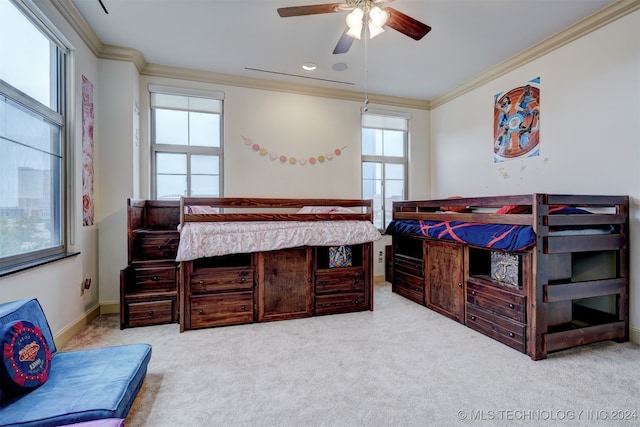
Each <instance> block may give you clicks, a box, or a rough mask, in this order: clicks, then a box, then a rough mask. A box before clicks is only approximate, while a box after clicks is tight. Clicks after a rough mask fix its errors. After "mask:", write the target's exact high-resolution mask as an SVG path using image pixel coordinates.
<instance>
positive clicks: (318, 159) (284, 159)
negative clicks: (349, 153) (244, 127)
mask: <svg viewBox="0 0 640 427" xmlns="http://www.w3.org/2000/svg"><path fill="white" fill-rule="evenodd" d="M240 136H241V137H242V139H243V140H244V145H246V146H247V147H251V149H252V150H253V151H255V152H257V153H260V155H261V156H264V157H269V159H271V160H279V161H280V163H289V164H290V165H295V164H296V163H297V164H299V165H300V166H304V165H306V164H307V163H309V164H310V165H315V164H316V163H324V162H325V161H326V160H333V156H334V155H335V156H339V155H340V154H342V151H343V150H344V149H345V148H347V146H346V145H345V146H344V147H342V148H336V149H335V150H333V152H332V153H329V154H320V155H318V156H311V157H308V158H305V159H298V158H296V157H294V156H287V155H284V154H280V155H278V154H277V153H274V152H271V151H269V150H267V149H266V148H264V147H261V146H260V145H259V144H255V143H254V142H253V141H252V140H251V138H246V137H245V136H244V135H240Z"/></svg>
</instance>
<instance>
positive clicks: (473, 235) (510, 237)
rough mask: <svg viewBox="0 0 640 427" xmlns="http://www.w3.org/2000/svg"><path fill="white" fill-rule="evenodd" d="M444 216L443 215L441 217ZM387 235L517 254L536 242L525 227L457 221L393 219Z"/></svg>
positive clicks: (564, 230) (571, 229)
mask: <svg viewBox="0 0 640 427" xmlns="http://www.w3.org/2000/svg"><path fill="white" fill-rule="evenodd" d="M589 213H590V212H588V211H585V210H582V209H577V208H570V207H564V208H560V209H557V210H554V211H553V212H550V214H552V215H555V214H589ZM445 215H446V214H445ZM611 231H612V227H611V226H609V225H607V226H603V227H600V228H589V229H585V228H579V229H575V228H574V227H571V226H569V227H563V228H562V229H557V230H550V231H549V233H550V234H555V235H577V234H602V233H610V232H611ZM385 234H389V235H406V234H410V235H418V236H425V237H432V238H434V239H441V240H451V241H457V242H461V243H465V244H468V245H472V246H477V247H482V248H490V249H495V250H501V251H508V252H517V251H522V250H525V249H527V248H530V247H532V246H533V245H534V244H535V242H536V236H535V233H534V232H533V227H531V226H529V225H503V224H481V223H472V222H457V221H423V220H414V219H403V220H393V221H391V223H390V224H389V226H388V227H387V229H386V230H385Z"/></svg>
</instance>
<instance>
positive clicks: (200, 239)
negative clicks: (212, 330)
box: [176, 197, 381, 332]
mask: <svg viewBox="0 0 640 427" xmlns="http://www.w3.org/2000/svg"><path fill="white" fill-rule="evenodd" d="M372 220H373V201H371V200H359V199H275V198H270V199H268V198H202V197H183V198H182V199H181V200H180V226H179V231H180V243H179V245H178V250H177V258H176V260H177V261H179V262H180V268H179V270H180V273H179V301H180V309H179V322H180V331H181V332H183V331H185V330H188V329H196V328H206V327H213V326H222V325H232V324H239V323H251V322H264V321H272V320H284V319H293V318H300V317H309V316H315V315H324V314H332V313H345V312H352V311H362V310H373V257H372V254H373V247H372V246H373V241H375V240H377V239H379V238H380V237H381V236H380V233H379V232H378V230H377V229H376V228H375V226H373V223H372Z"/></svg>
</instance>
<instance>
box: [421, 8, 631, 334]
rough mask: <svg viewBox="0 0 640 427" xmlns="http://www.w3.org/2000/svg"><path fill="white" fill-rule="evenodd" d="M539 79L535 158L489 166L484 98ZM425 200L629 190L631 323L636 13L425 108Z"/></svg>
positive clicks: (489, 115)
mask: <svg viewBox="0 0 640 427" xmlns="http://www.w3.org/2000/svg"><path fill="white" fill-rule="evenodd" d="M534 77H540V78H541V91H540V104H541V114H540V156H539V157H534V158H528V159H522V160H514V161H509V162H503V163H493V136H492V128H493V100H494V95H495V94H496V93H499V92H501V91H505V90H508V89H511V88H513V87H517V86H522V85H523V84H524V83H525V82H526V81H528V80H529V79H532V78H534ZM431 113H432V114H431V121H432V122H431V143H432V146H431V156H432V160H431V176H430V178H431V179H430V182H431V188H432V192H433V196H434V197H448V196H452V195H461V196H469V197H472V196H484V195H505V194H522V193H534V192H539V193H543V192H548V193H574V194H624V195H629V196H630V197H631V225H630V229H631V244H630V246H631V251H630V252H631V262H630V265H631V277H630V282H631V285H630V286H631V294H630V298H631V326H632V327H633V328H635V329H636V330H637V329H640V284H639V281H640V269H639V267H638V266H639V265H640V263H639V261H640V251H634V248H635V246H636V245H635V242H640V211H639V209H638V208H639V205H638V204H639V201H640V169H639V168H638V161H639V160H640V12H634V13H633V14H630V15H627V16H625V17H623V18H621V19H619V20H618V21H616V22H613V23H612V24H610V25H607V26H606V27H603V28H601V29H599V30H596V31H594V32H593V33H590V34H589V35H587V36H585V37H582V38H580V39H578V40H576V41H574V42H572V43H570V44H568V45H566V46H564V47H562V48H560V49H558V50H556V51H554V52H552V53H550V54H548V55H546V56H544V57H542V58H539V59H537V60H535V61H533V62H531V63H529V64H526V65H524V66H522V67H520V68H518V69H516V70H514V71H513V72H511V73H509V74H507V75H505V76H502V77H500V78H498V79H496V80H494V81H492V82H490V83H488V84H486V85H484V86H482V87H480V88H478V89H476V90H474V91H472V92H470V93H468V94H466V95H464V96H462V97H460V98H457V99H455V100H453V101H451V102H449V103H447V104H445V105H443V106H441V107H439V108H437V109H435V110H433V111H432V112H431Z"/></svg>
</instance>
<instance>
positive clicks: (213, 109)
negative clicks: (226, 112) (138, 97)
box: [151, 92, 223, 199]
mask: <svg viewBox="0 0 640 427" xmlns="http://www.w3.org/2000/svg"><path fill="white" fill-rule="evenodd" d="M151 123H152V144H151V147H152V158H153V165H152V168H153V170H154V173H153V179H152V181H153V182H152V186H153V189H154V191H153V192H154V197H155V198H157V199H176V198H179V197H181V196H201V197H204V196H207V197H221V196H222V164H223V163H222V162H223V157H222V155H223V149H222V100H221V99H217V98H206V97H200V96H189V95H179V94H173V93H160V92H151Z"/></svg>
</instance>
